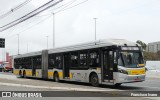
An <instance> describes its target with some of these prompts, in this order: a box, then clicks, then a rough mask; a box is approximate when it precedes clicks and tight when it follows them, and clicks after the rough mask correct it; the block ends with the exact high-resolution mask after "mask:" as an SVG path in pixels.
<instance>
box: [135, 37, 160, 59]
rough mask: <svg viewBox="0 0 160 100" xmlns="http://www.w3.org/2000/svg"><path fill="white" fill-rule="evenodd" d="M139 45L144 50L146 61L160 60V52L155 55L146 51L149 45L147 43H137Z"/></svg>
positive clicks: (138, 41) (139, 41)
mask: <svg viewBox="0 0 160 100" xmlns="http://www.w3.org/2000/svg"><path fill="white" fill-rule="evenodd" d="M136 43H137V44H140V45H141V46H142V48H143V53H144V60H145V61H146V60H160V51H158V52H156V53H153V52H148V51H146V48H147V45H146V43H144V42H142V41H141V40H137V41H136Z"/></svg>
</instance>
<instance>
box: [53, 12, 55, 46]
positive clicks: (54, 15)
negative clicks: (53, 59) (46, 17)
mask: <svg viewBox="0 0 160 100" xmlns="http://www.w3.org/2000/svg"><path fill="white" fill-rule="evenodd" d="M54 47H55V13H53V48H54Z"/></svg>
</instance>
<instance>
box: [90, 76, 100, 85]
mask: <svg viewBox="0 0 160 100" xmlns="http://www.w3.org/2000/svg"><path fill="white" fill-rule="evenodd" d="M91 85H92V86H95V87H97V86H99V80H98V76H97V75H96V74H92V76H91Z"/></svg>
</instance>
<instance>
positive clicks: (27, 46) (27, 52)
mask: <svg viewBox="0 0 160 100" xmlns="http://www.w3.org/2000/svg"><path fill="white" fill-rule="evenodd" d="M27 53H28V43H27Z"/></svg>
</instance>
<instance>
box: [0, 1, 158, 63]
mask: <svg viewBox="0 0 160 100" xmlns="http://www.w3.org/2000/svg"><path fill="white" fill-rule="evenodd" d="M24 1H25V0H0V15H2V14H4V13H6V12H8V11H9V10H11V9H12V8H14V7H16V6H17V5H19V4H20V3H22V2H24ZM47 1H49V0H32V1H31V2H30V3H28V4H27V5H25V6H23V7H22V8H20V9H18V10H17V11H14V12H13V13H12V14H10V15H9V16H7V17H5V18H3V19H0V26H3V25H5V24H7V23H9V22H11V21H13V20H15V19H17V18H19V17H21V16H23V15H25V14H27V13H28V12H30V11H32V10H34V9H36V8H37V7H39V6H41V5H42V4H44V3H46V2H47ZM73 1H74V2H73ZM83 1H86V0H64V1H63V2H61V3H59V4H58V5H57V6H55V7H52V8H50V9H48V10H47V11H45V12H44V13H41V14H39V15H37V16H36V17H33V18H32V19H29V20H27V21H25V22H23V23H21V24H19V25H16V26H15V27H13V28H11V29H9V30H6V31H4V32H0V37H1V38H6V48H5V49H0V60H1V59H4V57H3V56H2V54H4V52H9V53H10V55H16V54H17V53H18V38H17V34H19V37H20V40H19V41H20V46H19V49H20V54H23V53H27V52H33V51H40V50H42V49H46V48H47V37H46V36H48V48H52V47H53V46H52V45H53V42H52V41H53V38H52V36H53V16H52V14H51V13H52V12H57V11H59V10H61V9H62V8H63V7H62V8H59V9H56V8H57V7H59V6H61V5H63V4H71V3H72V2H73V3H72V4H71V5H70V6H68V7H71V6H73V5H76V4H78V3H80V2H83ZM159 5H160V0H88V1H86V2H85V3H82V4H80V5H78V6H75V7H73V8H71V9H68V10H65V11H61V12H59V13H56V14H55V33H56V35H55V36H56V38H55V44H56V45H55V46H56V47H62V46H67V45H72V44H78V43H83V42H89V41H93V40H94V19H93V18H95V17H96V18H97V40H99V39H108V38H119V39H127V40H130V41H134V42H135V41H137V40H142V41H144V42H145V43H149V42H155V41H160V34H159V33H160V6H159ZM55 9H56V10H55ZM37 23H38V24H37ZM27 44H28V46H27ZM27 47H28V49H27Z"/></svg>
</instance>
